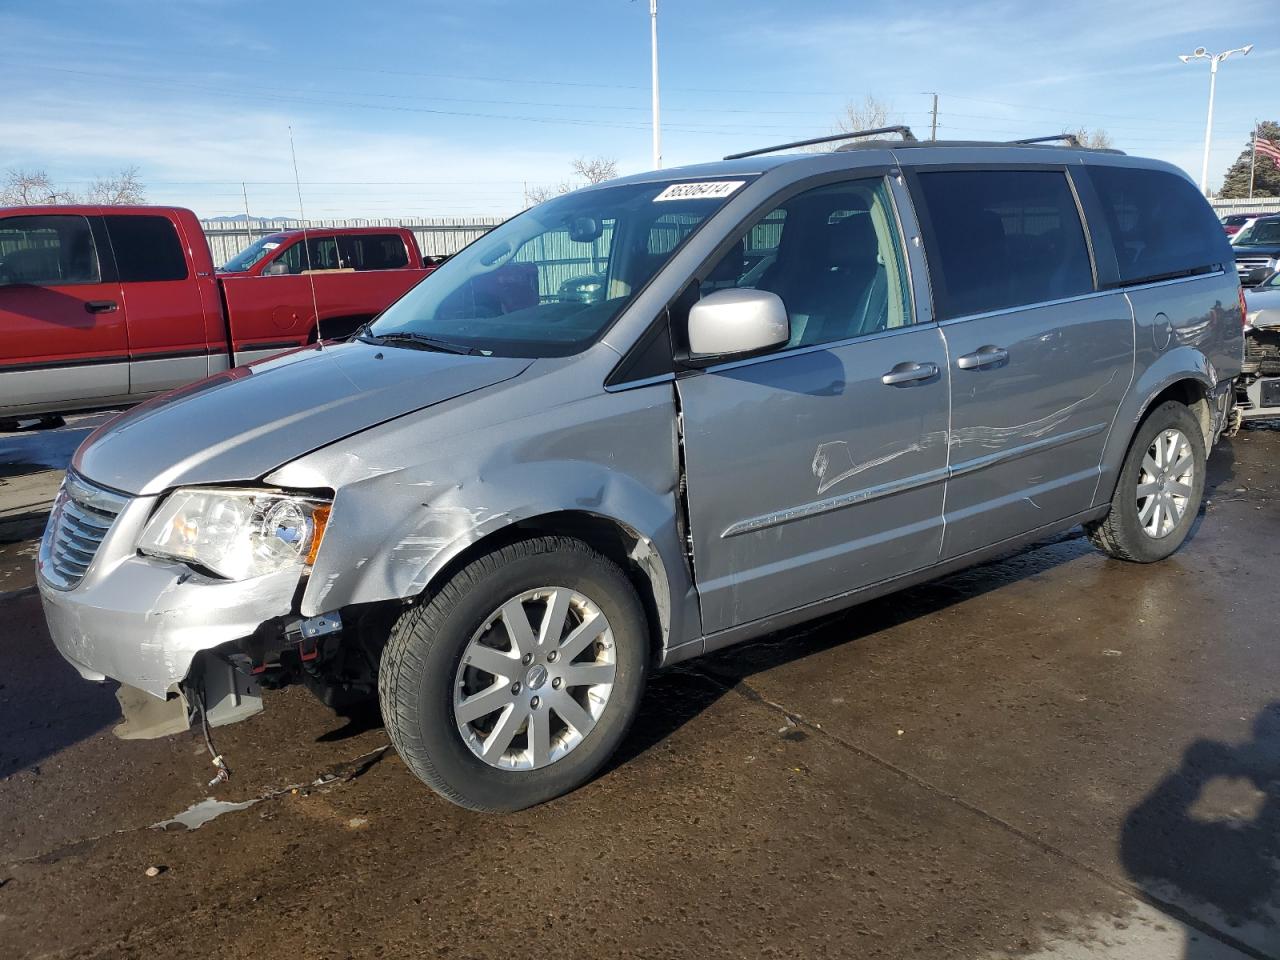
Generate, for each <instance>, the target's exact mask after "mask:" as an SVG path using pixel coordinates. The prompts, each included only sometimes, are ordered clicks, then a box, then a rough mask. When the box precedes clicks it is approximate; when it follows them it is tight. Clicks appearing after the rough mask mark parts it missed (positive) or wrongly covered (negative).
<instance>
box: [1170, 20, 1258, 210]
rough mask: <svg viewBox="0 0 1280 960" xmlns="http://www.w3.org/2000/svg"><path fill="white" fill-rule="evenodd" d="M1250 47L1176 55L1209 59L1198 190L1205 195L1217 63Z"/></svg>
mask: <svg viewBox="0 0 1280 960" xmlns="http://www.w3.org/2000/svg"><path fill="white" fill-rule="evenodd" d="M1252 49H1253V44H1252V43H1248V44H1245V45H1244V46H1243V47H1236V48H1235V49H1234V50H1226V51H1224V52H1223V53H1210V52H1209V51H1208V50H1206V49H1205V48H1204V47H1196V49H1195V53H1192V54H1185V53H1184V54H1181V55H1179V57H1178V59H1179V60H1181V61H1182V62H1183V63H1190V62H1191V61H1192V60H1208V61H1209V119H1208V120H1207V121H1205V125H1204V163H1203V164H1202V165H1201V167H1200V192H1201V193H1203V194H1204V195H1205V196H1206V197H1207V196H1208V195H1209V140H1210V138H1212V136H1213V91H1214V87H1215V86H1217V83H1218V64H1220V63H1221V62H1222V61H1223V60H1225V59H1227V57H1229V56H1231V55H1232V54H1233V53H1238V54H1240V55H1241V56H1248V55H1249V51H1250V50H1252Z"/></svg>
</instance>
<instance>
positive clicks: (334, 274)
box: [0, 206, 433, 420]
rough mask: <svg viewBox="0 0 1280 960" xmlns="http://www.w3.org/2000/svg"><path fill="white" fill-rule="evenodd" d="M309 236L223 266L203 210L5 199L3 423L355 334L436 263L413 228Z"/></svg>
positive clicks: (92, 405)
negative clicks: (217, 262) (199, 215)
mask: <svg viewBox="0 0 1280 960" xmlns="http://www.w3.org/2000/svg"><path fill="white" fill-rule="evenodd" d="M306 233H307V239H306V242H305V244H304V242H303V231H301V230H293V231H286V232H283V233H277V234H273V235H271V236H269V237H264V238H263V239H261V240H258V241H257V242H255V243H253V244H252V245H250V246H249V248H248V249H246V250H245V251H244V252H242V253H241V254H240V255H239V256H237V257H235V258H233V259H232V260H231V261H230V262H229V263H228V264H227V265H226V266H225V267H223V268H222V270H220V271H218V272H217V274H215V272H214V268H213V261H212V258H211V256H210V253H209V246H208V243H207V242H206V241H205V237H204V233H203V231H202V230H201V229H200V223H199V221H198V220H197V219H196V216H195V214H193V213H192V212H191V211H190V210H183V209H180V208H176V207H99V206H47V207H11V208H0V420H10V419H19V418H24V417H32V416H40V415H44V414H49V413H67V412H71V411H76V410H90V409H101V408H109V407H115V406H121V405H127V404H130V403H136V402H138V401H139V400H143V399H145V398H147V397H149V396H154V395H156V394H158V393H162V392H164V391H166V390H170V389H172V388H174V387H177V386H181V385H183V384H186V383H190V382H192V381H195V380H200V379H203V378H204V377H207V376H208V375H209V374H211V373H217V372H218V371H220V370H225V369H227V368H228V367H234V366H239V365H241V364H245V363H249V362H252V361H253V360H258V359H262V358H263V357H269V356H272V355H274V354H277V353H279V352H281V351H282V350H288V349H290V348H293V347H297V346H300V345H303V344H306V343H310V342H312V341H314V340H315V339H316V337H317V336H318V335H320V336H325V337H341V336H346V335H348V334H350V333H351V332H352V331H353V330H355V329H356V327H358V326H359V325H360V324H362V323H364V322H365V321H367V320H371V319H373V317H374V316H376V315H377V314H378V313H379V312H380V311H381V310H382V309H383V308H384V307H386V306H387V305H388V304H389V303H391V302H392V301H393V300H395V299H396V298H398V297H399V296H400V295H401V294H403V293H404V292H405V291H406V290H408V289H409V288H410V287H412V286H413V285H414V284H416V283H417V282H418V281H419V280H421V279H422V278H423V277H425V276H426V275H427V274H428V273H429V272H430V269H433V268H426V267H424V266H423V265H422V254H421V253H420V252H419V250H418V245H417V242H416V241H415V240H414V237H413V234H412V233H411V232H410V231H408V230H404V229H400V228H395V227H371V228H363V229H344V230H328V229H326V230H308V231H306ZM317 317H318V318H319V323H318V325H317Z"/></svg>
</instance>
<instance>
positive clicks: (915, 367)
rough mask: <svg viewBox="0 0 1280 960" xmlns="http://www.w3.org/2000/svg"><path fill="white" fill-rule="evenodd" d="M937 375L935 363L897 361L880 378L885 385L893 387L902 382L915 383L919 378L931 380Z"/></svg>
mask: <svg viewBox="0 0 1280 960" xmlns="http://www.w3.org/2000/svg"><path fill="white" fill-rule="evenodd" d="M937 375H938V365H937V364H936V363H912V362H911V361H907V362H906V363H899V364H896V365H895V366H894V368H893V369H892V370H890V371H889V372H888V373H886V374H885V375H884V376H883V377H881V378H880V382H881V383H883V384H884V385H885V386H889V387H895V386H898V385H899V384H903V383H915V382H917V381H919V380H932V379H933V378H934V377H936V376H937Z"/></svg>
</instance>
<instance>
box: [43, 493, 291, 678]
mask: <svg viewBox="0 0 1280 960" xmlns="http://www.w3.org/2000/svg"><path fill="white" fill-rule="evenodd" d="M80 483H82V484H83V483H84V481H80ZM66 495H67V494H66V489H65V487H64V491H63V492H62V493H60V494H59V499H60V500H61V499H62V498H63V497H65V496H66ZM156 501H157V498H155V497H137V498H133V499H129V500H127V502H126V503H125V504H124V506H123V508H122V509H121V510H120V512H119V514H118V515H117V516H116V518H115V520H114V521H113V522H112V523H111V526H110V529H109V530H107V532H106V534H105V536H104V537H103V538H102V541H101V543H100V544H99V546H98V548H97V550H96V552H95V554H94V556H93V557H92V559H91V560H90V562H89V565H88V569H87V570H86V571H85V573H84V576H83V578H82V579H81V580H80V581H79V583H76V584H75V585H74V586H71V587H63V586H60V585H59V577H58V574H57V572H56V571H55V570H54V567H53V564H52V551H53V540H54V537H55V535H56V532H57V526H58V523H59V506H58V505H55V507H54V511H53V513H52V514H51V515H50V519H49V524H48V526H47V527H46V529H45V533H44V537H43V538H42V540H41V543H40V553H39V559H38V561H37V582H38V584H39V588H40V596H41V599H42V601H43V603H44V610H45V617H46V619H47V621H48V624H49V634H50V637H51V638H52V639H53V643H54V646H55V647H56V648H57V649H58V652H59V653H61V654H62V656H63V657H64V658H65V659H66V660H67V661H68V662H69V663H70V664H71V665H72V666H74V667H75V668H76V669H77V670H78V671H79V672H80V675H81V676H83V677H84V678H85V679H87V680H97V681H101V680H105V679H107V678H110V679H113V680H118V681H120V682H121V683H124V684H127V685H129V686H133V687H137V688H139V689H141V690H144V691H146V692H147V693H149V694H151V695H152V696H155V697H158V698H160V699H162V700H163V699H165V698H166V697H167V696H168V695H169V694H170V693H171V692H173V691H174V690H175V689H176V687H177V686H178V685H179V684H180V683H181V682H182V681H183V680H184V679H186V677H187V675H188V673H190V671H191V665H192V661H193V660H194V659H195V657H196V655H197V654H199V653H200V652H201V651H204V650H210V649H212V648H214V647H217V646H220V645H221V644H224V643H227V642H230V641H235V640H239V639H242V638H244V637H247V636H250V635H251V634H252V633H253V632H254V631H255V630H256V629H257V628H258V627H259V626H260V625H261V624H263V623H265V622H266V621H268V620H271V619H273V618H276V617H284V616H287V615H288V614H289V612H290V610H291V609H292V606H293V600H294V595H295V593H296V591H297V586H298V572H297V571H296V570H289V571H282V572H281V573H278V574H270V575H267V576H264V577H256V578H254V579H251V580H243V581H234V582H233V581H224V580H215V579H212V578H209V577H205V576H201V575H199V574H196V573H194V572H193V571H191V570H190V569H189V568H187V567H186V566H184V565H183V564H180V563H175V562H171V561H164V560H158V559H154V558H151V557H145V556H142V555H140V554H139V553H138V551H137V543H138V537H139V535H140V533H141V531H142V528H143V526H144V525H145V524H146V522H147V519H148V518H149V517H150V515H151V512H152V510H153V508H154V507H155V505H156Z"/></svg>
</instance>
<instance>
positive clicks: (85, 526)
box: [40, 473, 128, 590]
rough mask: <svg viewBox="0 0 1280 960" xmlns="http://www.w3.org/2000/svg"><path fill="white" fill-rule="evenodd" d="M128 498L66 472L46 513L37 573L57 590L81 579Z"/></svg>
mask: <svg viewBox="0 0 1280 960" xmlns="http://www.w3.org/2000/svg"><path fill="white" fill-rule="evenodd" d="M126 503H128V499H127V498H126V497H124V496H121V495H120V494H118V493H113V492H112V491H110V490H104V489H103V488H101V487H99V486H96V485H94V484H92V483H89V482H88V481H87V480H85V479H84V478H83V477H78V476H76V475H75V474H72V473H68V474H67V477H66V479H65V480H64V481H63V482H62V489H61V490H60V491H59V492H58V499H57V500H56V501H55V502H54V505H53V511H52V512H51V513H50V515H49V527H48V530H47V532H46V533H45V539H44V543H43V544H42V546H41V551H40V553H41V556H40V572H41V573H42V574H43V575H44V578H45V579H46V580H47V581H49V583H50V584H52V585H53V586H55V587H57V588H58V589H60V590H70V589H71V588H72V587H74V586H76V585H77V584H78V583H80V581H81V580H83V579H84V575H85V573H86V572H87V571H88V570H89V564H91V563H93V558H94V556H95V555H96V554H97V552H98V547H99V546H101V544H102V540H103V538H104V537H105V536H106V535H107V531H108V530H110V529H111V525H112V524H113V523H114V522H115V519H116V517H117V516H118V515H119V514H120V511H121V510H123V509H124V507H125V504H126Z"/></svg>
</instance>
